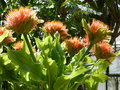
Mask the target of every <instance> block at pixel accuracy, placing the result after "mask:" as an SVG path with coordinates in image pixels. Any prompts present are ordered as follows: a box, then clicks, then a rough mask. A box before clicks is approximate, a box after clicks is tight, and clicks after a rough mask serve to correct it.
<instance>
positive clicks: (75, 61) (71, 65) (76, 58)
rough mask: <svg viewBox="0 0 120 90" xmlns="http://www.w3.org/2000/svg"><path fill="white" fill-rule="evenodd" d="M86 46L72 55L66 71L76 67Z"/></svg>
mask: <svg viewBox="0 0 120 90" xmlns="http://www.w3.org/2000/svg"><path fill="white" fill-rule="evenodd" d="M85 51H86V48H83V49H82V50H80V51H79V52H78V53H77V54H75V55H74V56H73V57H72V60H71V61H70V63H69V64H68V65H67V68H68V69H67V70H68V71H73V68H75V67H77V66H78V64H79V60H80V59H81V57H82V56H83V54H84V53H85ZM67 70H66V71H67Z"/></svg>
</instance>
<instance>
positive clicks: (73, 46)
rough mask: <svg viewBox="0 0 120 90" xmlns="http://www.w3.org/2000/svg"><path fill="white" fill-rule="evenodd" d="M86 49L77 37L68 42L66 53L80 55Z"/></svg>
mask: <svg viewBox="0 0 120 90" xmlns="http://www.w3.org/2000/svg"><path fill="white" fill-rule="evenodd" d="M83 47H84V44H83V43H82V42H80V40H79V39H78V38H77V37H74V38H70V39H68V40H66V51H67V52H69V53H78V52H79V50H81V49H82V48H83Z"/></svg>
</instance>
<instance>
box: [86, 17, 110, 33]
mask: <svg viewBox="0 0 120 90" xmlns="http://www.w3.org/2000/svg"><path fill="white" fill-rule="evenodd" d="M88 27H89V30H90V31H91V32H92V33H93V34H96V33H97V31H98V30H99V29H103V28H104V29H106V30H108V29H109V28H108V26H107V25H105V24H104V23H103V22H101V21H99V20H95V19H93V21H92V24H91V25H90V24H88Z"/></svg>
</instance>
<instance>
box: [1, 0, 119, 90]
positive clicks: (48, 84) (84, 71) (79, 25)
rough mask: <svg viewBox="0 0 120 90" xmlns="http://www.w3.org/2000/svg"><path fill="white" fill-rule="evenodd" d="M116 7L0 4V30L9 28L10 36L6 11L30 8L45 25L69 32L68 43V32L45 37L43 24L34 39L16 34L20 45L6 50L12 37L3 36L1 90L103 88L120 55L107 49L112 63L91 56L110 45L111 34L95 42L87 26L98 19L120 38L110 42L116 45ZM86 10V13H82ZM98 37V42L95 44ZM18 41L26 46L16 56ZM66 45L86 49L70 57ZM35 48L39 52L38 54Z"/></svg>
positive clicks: (15, 0) (32, 0)
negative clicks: (55, 23)
mask: <svg viewBox="0 0 120 90" xmlns="http://www.w3.org/2000/svg"><path fill="white" fill-rule="evenodd" d="M117 2H118V1H117V0H115V1H113V0H110V1H108V0H101V1H99V0H83V1H82V0H0V14H1V16H0V21H1V23H0V24H1V25H4V27H5V29H4V30H6V24H5V23H4V19H5V18H6V16H7V11H8V10H10V9H14V8H18V7H20V6H29V7H31V8H32V9H33V10H35V11H37V16H38V18H39V19H43V20H44V22H46V21H52V20H54V21H55V20H59V21H62V22H63V23H64V24H66V27H67V29H68V32H66V33H67V34H65V35H68V36H67V38H66V39H65V40H61V33H62V34H64V33H63V32H60V31H58V32H57V30H56V31H55V34H54V35H51V34H50V33H47V32H45V30H46V29H45V28H44V24H38V25H37V27H36V28H35V29H36V30H34V31H32V32H30V33H28V32H27V33H22V34H20V35H18V34H16V33H15V32H14V33H13V36H14V38H16V40H15V41H14V42H12V43H9V44H7V45H6V44H4V43H3V41H4V39H5V38H6V37H7V36H8V35H9V32H10V31H7V32H5V33H3V34H2V35H1V34H0V49H1V52H0V84H1V86H2V87H0V89H1V88H2V89H8V90H77V89H78V88H79V87H80V86H83V85H85V88H86V89H87V90H97V87H98V84H99V82H102V83H103V82H105V81H106V80H107V79H108V76H107V75H106V74H105V72H106V69H107V67H108V66H109V65H110V64H111V62H112V61H113V60H114V59H115V57H116V56H117V55H119V54H120V52H117V53H113V52H109V50H110V49H106V48H107V47H104V49H106V50H108V53H109V54H112V55H111V57H107V58H106V57H105V58H98V57H97V58H92V57H91V56H94V57H96V56H95V54H93V51H92V50H93V49H94V48H95V45H97V44H98V42H99V41H100V40H103V39H105V38H106V36H107V35H108V34H109V33H107V32H106V31H107V30H106V28H103V27H102V28H101V27H100V28H99V29H98V30H97V34H96V36H95V34H93V32H92V31H90V28H89V25H88V24H87V22H88V23H90V22H91V20H92V18H96V19H100V20H102V21H104V22H105V23H107V24H108V25H109V26H110V29H113V31H114V32H113V33H112V36H114V35H116V36H115V37H112V39H111V42H110V43H111V44H112V43H113V41H114V40H115V38H116V37H117V36H118V34H119V31H118V28H119V26H120V25H119V21H120V20H119V16H120V15H119V8H120V7H119V4H117ZM116 4H117V5H116ZM111 6H115V7H111ZM83 7H84V8H85V9H82V8H83ZM107 8H108V10H107ZM86 9H87V10H86ZM106 10H107V13H106ZM103 16H104V17H103ZM13 18H14V17H13ZM82 18H86V20H87V22H86V20H85V19H82ZM108 19H111V20H108ZM109 21H110V22H109ZM17 23H19V20H18V22H17ZM102 24H103V23H102ZM115 24H116V26H115V28H113V27H114V25H115ZM63 26H65V25H63ZM22 28H25V26H24V27H22ZM42 31H44V32H42ZM61 31H62V30H61ZM85 34H88V36H89V39H88V40H87V43H86V42H84V36H85ZM74 36H77V37H79V40H78V41H77V40H76V41H77V42H76V41H74V42H73V41H72V39H70V38H72V37H74ZM98 36H100V37H98ZM101 36H104V37H103V38H101ZM93 37H96V38H95V39H97V40H93ZM90 38H92V39H90ZM69 39H70V40H69ZM19 40H21V41H22V42H23V46H22V48H21V49H20V50H16V49H15V48H14V43H16V42H17V41H19ZM67 40H69V44H70V46H72V44H75V45H74V46H73V47H76V48H77V46H78V45H81V44H80V43H83V44H84V47H83V48H82V49H80V50H79V51H78V52H75V53H69V52H67V51H66V48H67V47H66V41H67ZM71 42H72V44H71ZM98 45H99V44H98ZM109 46H110V45H109ZM32 48H35V49H36V51H35V52H33V50H32ZM110 48H111V47H110ZM5 49H6V52H5V51H4V50H5ZM94 53H96V52H94ZM102 54H104V53H102Z"/></svg>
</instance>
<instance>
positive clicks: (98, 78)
mask: <svg viewBox="0 0 120 90" xmlns="http://www.w3.org/2000/svg"><path fill="white" fill-rule="evenodd" d="M92 77H93V79H94V80H95V81H96V82H101V83H103V82H105V81H106V80H107V79H108V76H107V75H105V74H94V75H92Z"/></svg>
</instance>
